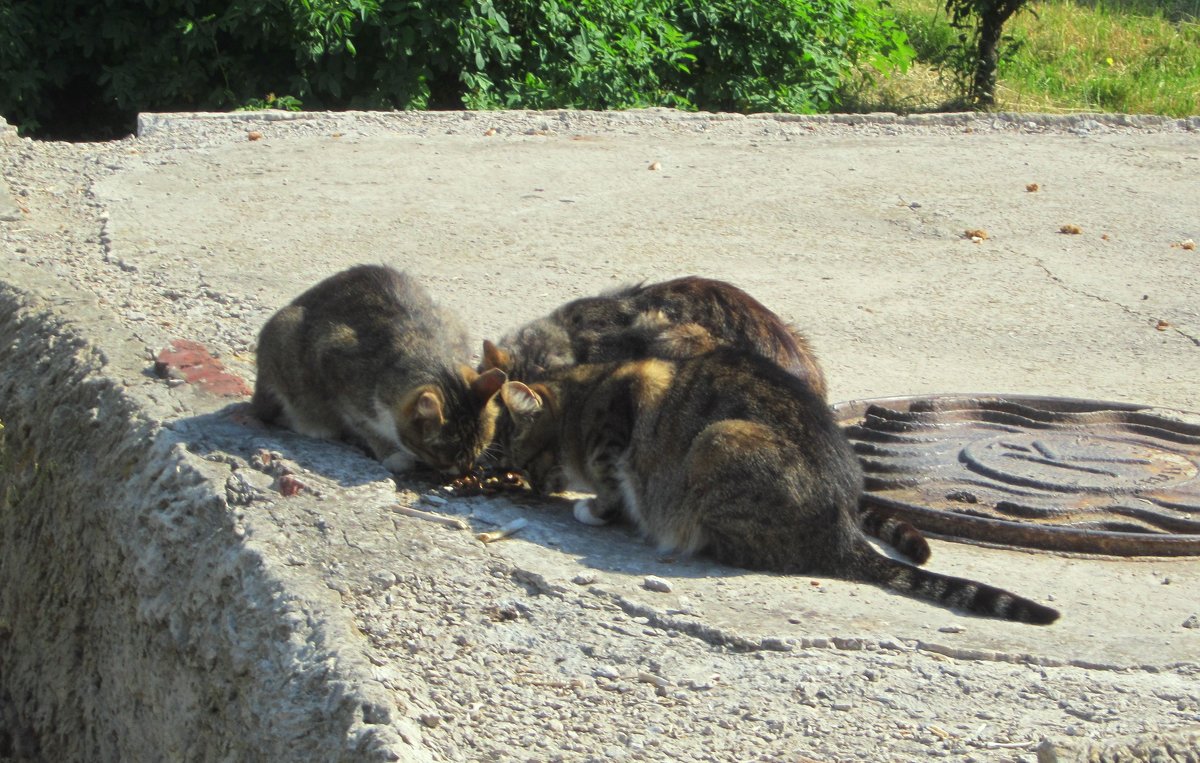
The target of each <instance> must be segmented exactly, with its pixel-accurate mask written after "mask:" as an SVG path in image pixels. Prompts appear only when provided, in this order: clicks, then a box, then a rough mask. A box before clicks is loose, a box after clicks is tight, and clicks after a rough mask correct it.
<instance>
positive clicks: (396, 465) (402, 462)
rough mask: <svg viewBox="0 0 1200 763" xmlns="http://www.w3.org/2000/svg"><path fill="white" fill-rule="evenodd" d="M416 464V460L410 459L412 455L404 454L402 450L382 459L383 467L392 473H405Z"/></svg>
mask: <svg viewBox="0 0 1200 763" xmlns="http://www.w3.org/2000/svg"><path fill="white" fill-rule="evenodd" d="M416 462H417V460H416V459H415V458H413V457H412V454H410V453H405V452H404V451H402V450H397V451H395V452H394V453H392V455H390V456H388V457H387V458H385V459H383V465H384V466H386V467H387V468H388V469H389V470H391V471H393V472H406V471H408V470H409V469H411V468H413V465H414V464H415V463H416Z"/></svg>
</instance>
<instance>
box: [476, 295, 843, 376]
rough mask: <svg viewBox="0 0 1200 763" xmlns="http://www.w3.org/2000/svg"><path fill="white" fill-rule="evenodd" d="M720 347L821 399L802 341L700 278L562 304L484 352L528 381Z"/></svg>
mask: <svg viewBox="0 0 1200 763" xmlns="http://www.w3.org/2000/svg"><path fill="white" fill-rule="evenodd" d="M725 346H730V347H740V348H743V349H746V350H748V351H750V352H755V353H758V354H759V355H761V356H763V357H764V358H767V359H769V360H773V361H775V362H776V363H778V364H779V365H780V366H782V367H783V368H784V369H785V370H787V371H789V372H790V373H792V374H794V375H795V376H797V377H798V378H800V379H803V380H804V381H806V382H807V383H808V384H809V385H811V386H812V388H813V391H814V392H816V393H817V395H818V396H819V397H821V398H824V397H825V394H826V387H825V376H824V374H823V373H822V372H821V367H820V365H818V364H817V359H816V356H815V355H814V354H813V351H812V348H811V347H809V344H808V340H807V339H805V338H804V335H803V334H801V333H800V332H799V331H798V330H797V329H796V328H795V327H793V326H790V325H788V324H787V323H786V322H784V320H783V319H782V318H780V317H779V316H778V315H776V314H775V313H773V312H771V311H770V310H768V309H767V308H766V307H765V306H764V305H763V304H762V303H761V302H759V301H758V300H756V299H755V298H754V297H751V296H750V295H749V294H747V293H746V292H744V291H742V290H741V289H739V288H738V287H736V286H734V285H733V284H730V283H726V282H725V281H716V280H713V279H711V278H700V277H699V276H687V277H684V278H676V279H674V280H671V281H662V282H660V283H653V284H644V283H643V284H637V285H635V286H626V287H623V288H620V289H617V290H615V291H611V292H608V293H605V294H601V295H600V296H596V297H584V298H582V299H577V300H574V301H573V302H568V303H567V304H565V305H563V306H561V307H559V308H558V309H556V310H555V311H554V312H552V313H550V315H548V316H546V317H544V318H540V319H538V320H535V321H533V322H532V323H529V324H527V325H525V326H523V327H521V328H519V329H517V330H516V331H514V332H512V333H511V334H509V335H508V336H506V337H504V338H503V339H502V340H501V341H500V344H499V347H495V346H491V348H490V349H489V350H487V352H488V354H489V355H490V360H489V364H490V365H491V366H492V367H496V368H502V369H504V370H505V371H508V372H510V376H512V377H513V378H515V379H520V380H525V381H527V380H530V379H534V378H536V377H537V375H538V374H539V373H540V371H541V370H544V369H551V368H556V367H558V366H565V365H572V364H575V363H601V362H607V361H615V360H636V359H639V358H648V357H658V358H689V357H694V356H696V355H700V354H702V353H705V352H709V351H711V350H714V349H716V348H718V347H725Z"/></svg>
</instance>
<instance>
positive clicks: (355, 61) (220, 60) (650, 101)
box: [0, 0, 912, 133]
mask: <svg viewBox="0 0 1200 763" xmlns="http://www.w3.org/2000/svg"><path fill="white" fill-rule="evenodd" d="M911 55H912V51H911V49H910V48H909V47H908V45H907V42H906V40H905V38H904V34H903V32H902V31H901V30H900V29H899V27H897V26H896V25H895V24H894V23H893V21H892V20H891V16H890V14H889V12H888V10H887V8H886V7H885V6H883V5H881V4H880V0H744V1H743V2H737V1H736V0H607V1H606V0H578V2H570V1H568V0H225V1H223V2H221V1H218V0H106V1H105V2H95V0H40V2H38V3H28V2H15V1H14V0H0V82H4V83H5V84H6V87H5V88H4V89H3V90H0V113H4V114H5V115H6V116H7V117H8V118H9V119H10V121H13V122H15V123H16V124H18V125H19V126H20V127H21V128H22V129H23V130H24V131H25V132H26V133H28V132H30V131H32V130H37V129H38V128H39V126H42V127H46V128H52V129H49V130H48V132H54V131H59V132H64V131H65V132H69V131H70V129H71V127H72V124H71V123H72V122H74V123H76V124H75V125H74V126H75V127H76V128H79V127H84V126H86V123H87V120H95V119H100V120H110V121H111V120H112V119H114V118H117V119H126V120H130V121H131V119H132V115H133V114H134V113H136V112H137V111H143V110H173V109H178V110H223V109H232V108H239V107H240V108H251V109H253V108H284V109H298V108H300V105H301V103H303V105H304V107H305V108H314V109H338V108H373V109H380V108H382V109H388V108H396V109H408V108H464V107H466V108H556V107H562V108H593V109H612V108H628V107H640V106H672V107H677V108H682V109H709V110H736V111H805V112H810V111H823V110H828V109H830V108H832V107H834V106H835V105H836V103H837V98H838V89H839V86H840V85H841V83H842V82H843V80H844V78H845V77H846V76H847V74H848V73H849V72H850V71H851V70H852V69H861V68H862V67H864V66H873V67H876V68H878V69H879V70H881V71H882V70H886V69H889V68H894V67H902V66H904V65H905V64H906V63H907V62H908V60H909V59H910V58H911ZM264 93H268V94H273V93H287V94H289V95H287V96H273V95H268V96H266V97H263V94H264Z"/></svg>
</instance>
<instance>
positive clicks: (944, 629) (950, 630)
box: [938, 625, 966, 633]
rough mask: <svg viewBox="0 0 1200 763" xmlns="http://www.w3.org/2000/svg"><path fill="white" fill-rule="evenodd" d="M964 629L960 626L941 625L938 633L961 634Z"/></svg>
mask: <svg viewBox="0 0 1200 763" xmlns="http://www.w3.org/2000/svg"><path fill="white" fill-rule="evenodd" d="M965 630H966V628H964V627H962V626H961V625H943V626H942V627H941V628H938V633H962V632H963V631H965Z"/></svg>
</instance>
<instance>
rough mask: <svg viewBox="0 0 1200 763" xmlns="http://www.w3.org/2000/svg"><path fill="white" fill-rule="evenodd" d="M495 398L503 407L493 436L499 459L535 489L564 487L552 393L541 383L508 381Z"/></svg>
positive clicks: (544, 490) (545, 491)
mask: <svg viewBox="0 0 1200 763" xmlns="http://www.w3.org/2000/svg"><path fill="white" fill-rule="evenodd" d="M499 398H500V400H501V402H502V403H503V407H504V411H503V413H501V415H500V423H499V425H498V427H497V436H496V441H497V444H498V445H499V447H500V449H501V451H502V452H501V456H500V457H501V459H502V460H503V461H504V463H505V464H506V465H507V466H510V467H512V468H514V469H519V470H520V471H523V472H525V474H526V476H527V477H528V478H529V484H530V485H531V486H532V487H533V489H534V490H535V491H537V492H540V493H554V492H557V491H559V490H562V489H564V488H565V487H566V479H565V476H564V474H563V470H562V467H561V465H560V460H559V453H558V449H559V442H558V422H557V420H556V416H557V413H556V406H555V405H554V395H553V393H552V392H551V391H550V389H549V388H548V387H547V386H546V385H544V384H534V385H533V386H527V385H525V384H523V383H521V382H508V383H506V384H505V385H504V386H503V387H501V389H500V394H499Z"/></svg>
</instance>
